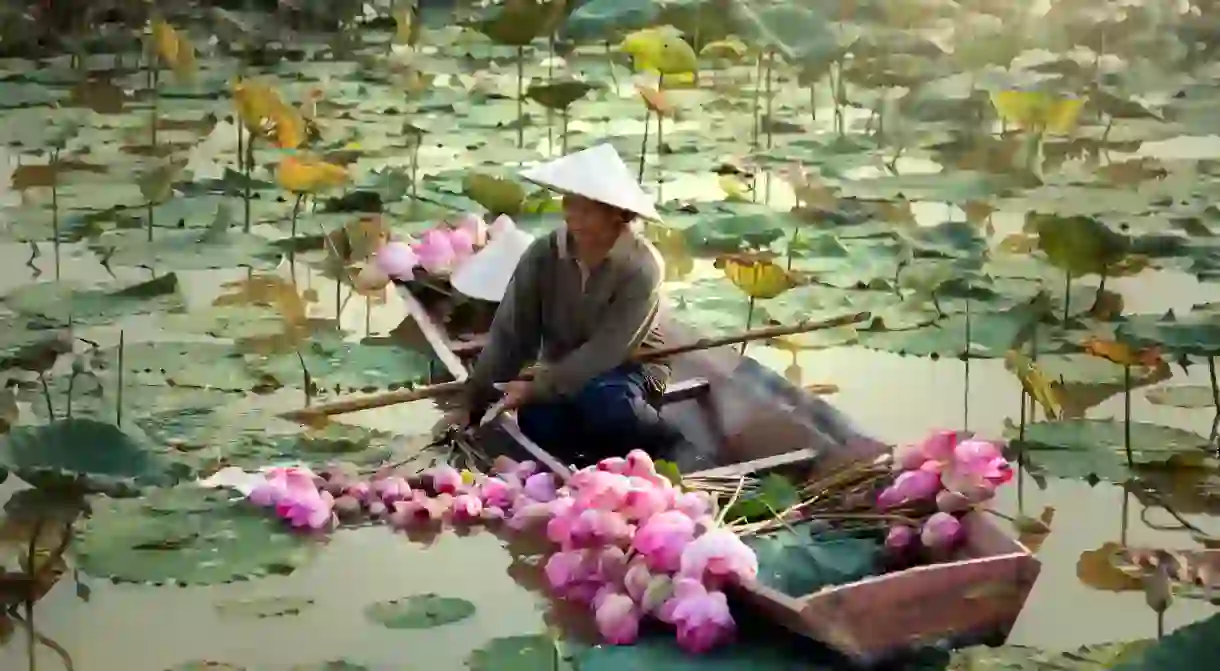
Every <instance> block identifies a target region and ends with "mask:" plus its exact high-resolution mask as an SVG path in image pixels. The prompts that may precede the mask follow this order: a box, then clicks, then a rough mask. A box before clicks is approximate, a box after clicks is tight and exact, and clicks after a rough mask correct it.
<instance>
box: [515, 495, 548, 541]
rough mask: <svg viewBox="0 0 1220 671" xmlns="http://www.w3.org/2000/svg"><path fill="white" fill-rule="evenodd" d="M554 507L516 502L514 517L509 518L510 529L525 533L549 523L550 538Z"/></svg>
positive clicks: (534, 502)
mask: <svg viewBox="0 0 1220 671" xmlns="http://www.w3.org/2000/svg"><path fill="white" fill-rule="evenodd" d="M553 514H554V512H553V507H552V506H551V505H549V504H546V503H539V502H537V501H524V502H516V503H514V504H513V507H512V515H510V516H509V518H508V528H509V529H512V530H514V531H525V530H526V529H529V528H530V527H532V526H533V525H535V524H539V523H541V522H547V523H548V524H547V526H548V534H547V535H548V536H549V535H550V533H549V526H550V520H551V519H552V516H553Z"/></svg>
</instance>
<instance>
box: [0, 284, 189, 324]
mask: <svg viewBox="0 0 1220 671" xmlns="http://www.w3.org/2000/svg"><path fill="white" fill-rule="evenodd" d="M4 304H5V305H7V306H8V307H9V309H11V310H13V311H14V312H16V313H18V314H21V315H24V316H27V317H35V318H40V319H43V320H46V321H47V322H50V323H51V324H56V325H63V324H68V323H69V322H71V323H73V324H79V325H89V326H93V325H104V324H109V323H111V322H113V321H115V320H118V319H121V318H123V317H127V316H130V315H138V314H150V313H164V312H171V311H175V310H181V309H183V308H184V304H183V302H182V297H181V295H180V294H179V293H178V277H177V275H174V274H173V273H170V274H167V275H162V276H160V277H157V278H155V279H153V280H149V281H148V282H141V283H139V284H134V285H130V286H127V287H121V288H118V289H110V290H105V289H85V288H83V287H73V286H72V285H71V284H68V283H59V282H39V283H36V284H27V285H25V286H23V287H21V288H19V289H17V290H15V291H13V292H11V293H9V294H8V295H7V296H5V297H4Z"/></svg>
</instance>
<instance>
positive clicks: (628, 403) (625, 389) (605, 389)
mask: <svg viewBox="0 0 1220 671" xmlns="http://www.w3.org/2000/svg"><path fill="white" fill-rule="evenodd" d="M577 405H578V406H579V409H580V414H581V417H582V419H583V420H584V425H585V427H586V429H588V430H590V431H593V432H597V431H610V430H614V429H622V428H628V427H631V426H633V425H634V424H635V423H637V422H639V421H640V419H641V418H640V416H639V413H640V412H641V411H642V410H643V409H644V408H645V407H646V406H647V404H646V403H645V402H644V400H643V393H642V392H641V390H640V389H639V387H638V385H635V384H632V383H630V382H629V381H625V380H617V379H608V380H594V381H592V382H590V383H589V384H588V385H587V386H586V387H585V388H584V389H582V390H581V392H580V394H579V396H578V398H577Z"/></svg>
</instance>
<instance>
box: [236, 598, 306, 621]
mask: <svg viewBox="0 0 1220 671" xmlns="http://www.w3.org/2000/svg"><path fill="white" fill-rule="evenodd" d="M313 604H314V601H313V599H305V598H302V597H283V596H275V597H264V598H254V599H229V600H226V601H220V602H217V603H216V613H217V614H218V615H220V616H221V617H224V618H239V619H254V620H263V619H267V618H273V617H287V616H293V615H300V614H301V613H303V612H304V611H305V610H306V609H307V608H310V607H311V606H313Z"/></svg>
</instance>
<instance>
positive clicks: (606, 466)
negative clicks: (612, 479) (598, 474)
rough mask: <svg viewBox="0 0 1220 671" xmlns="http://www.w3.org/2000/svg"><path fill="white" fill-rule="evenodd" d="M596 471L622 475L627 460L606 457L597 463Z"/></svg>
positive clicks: (624, 471)
mask: <svg viewBox="0 0 1220 671" xmlns="http://www.w3.org/2000/svg"><path fill="white" fill-rule="evenodd" d="M597 470H599V471H606V472H607V473H614V474H615V475H622V474H623V473H626V472H627V460H626V459H624V458H622V457H606V458H605V459H602V460H601V461H599V462H597Z"/></svg>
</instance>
